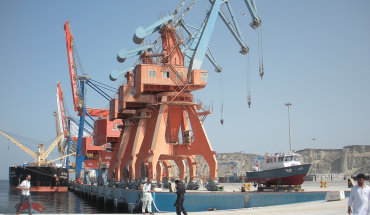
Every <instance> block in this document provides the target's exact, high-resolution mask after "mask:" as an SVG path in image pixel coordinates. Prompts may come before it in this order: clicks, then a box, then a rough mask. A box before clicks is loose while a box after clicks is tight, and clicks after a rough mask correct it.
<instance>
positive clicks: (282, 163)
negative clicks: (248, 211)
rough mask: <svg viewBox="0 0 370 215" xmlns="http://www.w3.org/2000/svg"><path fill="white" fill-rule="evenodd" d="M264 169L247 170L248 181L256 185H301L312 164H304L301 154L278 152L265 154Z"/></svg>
mask: <svg viewBox="0 0 370 215" xmlns="http://www.w3.org/2000/svg"><path fill="white" fill-rule="evenodd" d="M265 161H266V163H265V165H264V170H263V171H258V170H257V171H253V172H246V176H247V182H254V184H255V186H256V185H258V186H260V185H265V186H266V187H271V185H278V186H279V185H290V186H293V185H301V184H302V183H303V182H304V180H305V178H306V175H307V172H308V170H309V169H310V166H311V164H302V163H301V155H299V154H298V153H294V152H289V153H276V154H273V155H270V154H269V153H268V152H267V153H266V156H265Z"/></svg>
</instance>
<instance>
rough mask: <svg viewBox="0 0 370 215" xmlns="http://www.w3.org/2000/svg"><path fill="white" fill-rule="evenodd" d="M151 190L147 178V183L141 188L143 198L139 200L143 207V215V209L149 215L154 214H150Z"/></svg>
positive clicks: (150, 182) (150, 181)
mask: <svg viewBox="0 0 370 215" xmlns="http://www.w3.org/2000/svg"><path fill="white" fill-rule="evenodd" d="M151 189H152V179H151V178H148V180H147V182H146V183H145V184H144V186H143V198H142V199H141V201H143V207H142V211H143V214H145V209H148V212H149V213H150V214H154V213H152V200H153V198H152V194H151V192H152V191H151Z"/></svg>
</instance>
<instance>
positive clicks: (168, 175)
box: [162, 160, 171, 181]
mask: <svg viewBox="0 0 370 215" xmlns="http://www.w3.org/2000/svg"><path fill="white" fill-rule="evenodd" d="M162 164H163V166H164V169H165V171H166V178H167V180H169V181H171V164H170V161H167V160H165V161H162Z"/></svg>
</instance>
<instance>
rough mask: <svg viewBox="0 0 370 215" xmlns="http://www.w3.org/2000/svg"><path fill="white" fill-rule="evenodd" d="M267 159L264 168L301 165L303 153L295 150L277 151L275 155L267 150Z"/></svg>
mask: <svg viewBox="0 0 370 215" xmlns="http://www.w3.org/2000/svg"><path fill="white" fill-rule="evenodd" d="M265 161H266V163H265V165H264V166H263V170H270V169H279V168H285V167H290V166H297V165H301V155H300V154H297V153H294V152H293V153H292V152H290V153H275V154H274V155H269V153H268V152H267V153H266V156H265Z"/></svg>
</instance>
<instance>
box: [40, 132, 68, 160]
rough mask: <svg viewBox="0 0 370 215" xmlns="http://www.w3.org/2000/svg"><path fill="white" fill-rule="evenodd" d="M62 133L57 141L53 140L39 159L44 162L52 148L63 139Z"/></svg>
mask: <svg viewBox="0 0 370 215" xmlns="http://www.w3.org/2000/svg"><path fill="white" fill-rule="evenodd" d="M63 135H64V133H61V134H60V135H59V136H58V137H57V139H55V140H54V142H53V143H52V144H51V145H50V146H49V148H48V149H47V150H46V152H44V153H43V154H42V155H41V159H43V160H44V161H46V158H47V157H48V156H49V154H50V152H51V151H52V150H53V148H54V147H55V146H56V145H57V143H58V141H59V140H60V139H61V138H62V137H63Z"/></svg>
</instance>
